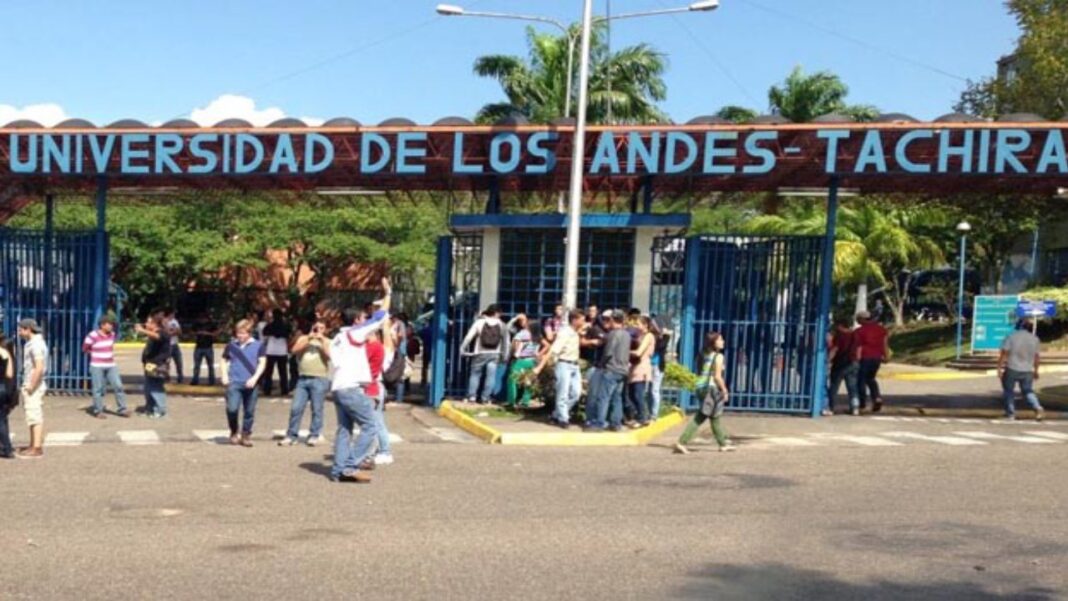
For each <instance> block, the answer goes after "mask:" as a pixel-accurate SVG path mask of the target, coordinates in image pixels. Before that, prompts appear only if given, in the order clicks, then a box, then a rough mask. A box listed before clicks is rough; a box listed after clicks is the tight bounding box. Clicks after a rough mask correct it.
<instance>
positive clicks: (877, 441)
mask: <svg viewBox="0 0 1068 601" xmlns="http://www.w3.org/2000/svg"><path fill="white" fill-rule="evenodd" d="M809 436H812V437H815V438H826V439H830V440H835V441H842V442H851V443H853V444H859V445H861V446H865V447H900V446H901V443H900V442H895V441H893V440H887V439H885V438H879V437H878V436H853V435H850V434H832V433H826V432H821V433H819V434H809Z"/></svg>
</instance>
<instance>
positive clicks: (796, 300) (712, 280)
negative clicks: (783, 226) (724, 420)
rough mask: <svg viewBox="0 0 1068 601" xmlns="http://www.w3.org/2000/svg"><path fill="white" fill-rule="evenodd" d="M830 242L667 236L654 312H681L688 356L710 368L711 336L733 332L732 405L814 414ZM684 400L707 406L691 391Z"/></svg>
mask: <svg viewBox="0 0 1068 601" xmlns="http://www.w3.org/2000/svg"><path fill="white" fill-rule="evenodd" d="M823 242H824V240H823V238H820V237H800V236H798V237H777V238H761V237H743V236H706V237H694V238H689V239H686V240H683V239H681V238H676V239H670V238H661V239H658V240H657V244H656V245H655V246H654V250H653V252H654V263H653V265H654V272H653V286H652V307H653V310H654V311H660V312H671V311H677V312H678V313H681V316H682V318H681V326H680V327H681V337H680V338H681V340H680V342H681V343H680V346H679V351H678V352H679V361H680V362H681V363H682V364H683V365H686V366H687V367H689V368H691V369H695V368H699V367H700V365H699V361H700V358H699V354H700V351H701V346H702V343H703V341H704V337H705V334H707V333H708V332H712V331H717V332H720V333H721V334H723V336H724V338H725V340H726V343H727V353H726V356H727V365H726V368H727V370H726V377H727V383H728V384H729V385H730V388H731V402H730V405H729V408H730V409H732V410H736V411H763V412H781V413H803V414H811V413H812V410H813V405H814V403H815V402H816V401H817V400H818V399H816V396H817V388H819V387H818V386H816V381H817V377H818V376H817V373H818V372H819V371H820V368H819V366H818V361H817V354H818V353H817V351H818V350H819V349H820V346H821V340H822V336H821V335H820V333H821V331H822V327H821V325H820V320H819V313H820V285H821V277H820V270H821V261H822V256H823V255H822V253H823ZM680 256H683V257H684V264H683V265H682V266H681V275H682V276H683V278H682V281H681V283H680V282H679V276H680V261H679V258H680ZM678 313H676V314H678ZM679 402H680V405H681V406H682V407H683V408H684V409H688V410H693V409H696V408H697V406H698V405H699V404H700V402H699V399H696V398H692V395H689V394H681V395H679Z"/></svg>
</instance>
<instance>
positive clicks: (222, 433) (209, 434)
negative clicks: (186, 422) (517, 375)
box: [193, 430, 230, 443]
mask: <svg viewBox="0 0 1068 601" xmlns="http://www.w3.org/2000/svg"><path fill="white" fill-rule="evenodd" d="M193 436H196V437H197V438H199V439H200V440H202V441H204V442H210V443H217V442H227V441H229V440H230V431H229V430H193Z"/></svg>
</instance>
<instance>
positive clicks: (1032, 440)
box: [954, 432, 1057, 444]
mask: <svg viewBox="0 0 1068 601" xmlns="http://www.w3.org/2000/svg"><path fill="white" fill-rule="evenodd" d="M954 434H958V435H960V436H967V437H968V438H978V439H980V440H1011V441H1013V442H1022V443H1026V444H1057V441H1055V440H1050V439H1048V438H1040V437H1037V436H1005V435H1003V434H991V433H990V432H954Z"/></svg>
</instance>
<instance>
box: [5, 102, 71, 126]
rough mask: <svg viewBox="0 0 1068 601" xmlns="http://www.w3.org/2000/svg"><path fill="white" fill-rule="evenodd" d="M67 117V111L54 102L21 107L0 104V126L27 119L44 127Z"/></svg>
mask: <svg viewBox="0 0 1068 601" xmlns="http://www.w3.org/2000/svg"><path fill="white" fill-rule="evenodd" d="M68 118H69V117H67V112H66V111H64V110H63V107H61V106H59V105H58V104H55V103H46V104H28V105H26V106H24V107H22V108H18V107H15V106H11V105H9V104H0V126H3V125H7V124H8V123H11V122H12V121H18V120H19V119H29V120H30V121H36V122H37V123H40V124H41V125H43V126H45V127H52V126H53V125H55V124H57V123H59V122H61V121H65V120H66V119H68Z"/></svg>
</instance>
